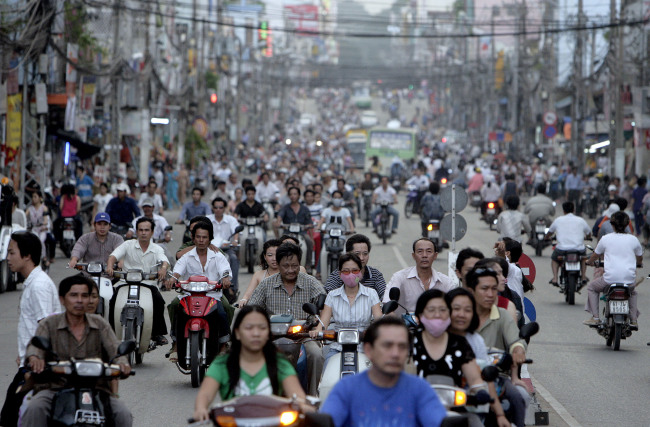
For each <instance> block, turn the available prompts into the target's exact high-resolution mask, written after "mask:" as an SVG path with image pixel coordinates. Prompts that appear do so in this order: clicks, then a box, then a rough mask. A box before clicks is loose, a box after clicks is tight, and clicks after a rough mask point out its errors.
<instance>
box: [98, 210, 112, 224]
mask: <svg viewBox="0 0 650 427" xmlns="http://www.w3.org/2000/svg"><path fill="white" fill-rule="evenodd" d="M101 221H104V222H107V223H109V224H110V223H111V217H110V215H109V214H107V213H106V212H100V213H98V214H97V215H95V222H101Z"/></svg>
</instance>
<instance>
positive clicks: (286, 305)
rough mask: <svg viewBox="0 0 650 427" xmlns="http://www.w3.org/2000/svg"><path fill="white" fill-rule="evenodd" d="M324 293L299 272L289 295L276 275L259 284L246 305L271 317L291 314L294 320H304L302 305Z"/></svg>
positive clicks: (314, 282)
mask: <svg viewBox="0 0 650 427" xmlns="http://www.w3.org/2000/svg"><path fill="white" fill-rule="evenodd" d="M324 293H325V289H324V288H323V286H322V285H321V284H320V283H319V282H318V280H316V279H315V278H314V277H312V276H310V275H308V274H306V273H302V272H300V273H298V279H297V280H296V286H295V287H294V289H293V292H292V293H291V295H289V293H288V292H287V290H286V289H285V287H284V284H283V283H282V277H281V276H280V274H279V273H278V274H274V275H273V276H271V277H267V278H266V279H264V280H262V281H261V282H260V284H259V285H258V286H257V288H256V289H255V292H253V296H251V299H250V301H248V304H250V305H259V306H262V307H264V309H265V310H266V311H267V312H268V313H269V314H271V315H273V314H291V315H292V316H293V317H294V319H297V320H306V319H307V317H308V314H307V313H305V312H304V311H303V310H302V306H303V304H304V303H306V302H311V303H313V302H315V301H316V298H318V295H320V294H324Z"/></svg>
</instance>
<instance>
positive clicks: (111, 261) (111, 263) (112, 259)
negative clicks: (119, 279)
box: [106, 254, 117, 277]
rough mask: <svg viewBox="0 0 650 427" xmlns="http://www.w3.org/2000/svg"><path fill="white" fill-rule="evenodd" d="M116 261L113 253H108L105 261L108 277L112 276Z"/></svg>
mask: <svg viewBox="0 0 650 427" xmlns="http://www.w3.org/2000/svg"><path fill="white" fill-rule="evenodd" d="M116 262H117V258H115V256H113V254H110V255H109V256H108V261H107V262H106V275H107V276H108V277H113V268H114V265H115V263H116Z"/></svg>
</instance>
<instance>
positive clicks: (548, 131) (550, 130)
mask: <svg viewBox="0 0 650 427" xmlns="http://www.w3.org/2000/svg"><path fill="white" fill-rule="evenodd" d="M555 135H557V129H556V128H555V126H553V125H548V126H544V137H545V138H547V139H551V138H553V137H555Z"/></svg>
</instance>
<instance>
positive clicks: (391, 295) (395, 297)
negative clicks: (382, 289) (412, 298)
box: [388, 288, 400, 301]
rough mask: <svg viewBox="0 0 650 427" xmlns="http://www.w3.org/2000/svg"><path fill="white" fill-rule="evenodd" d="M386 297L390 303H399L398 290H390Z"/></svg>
mask: <svg viewBox="0 0 650 427" xmlns="http://www.w3.org/2000/svg"><path fill="white" fill-rule="evenodd" d="M388 297H389V298H390V299H391V301H399V297H400V290H399V288H390V291H388Z"/></svg>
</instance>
